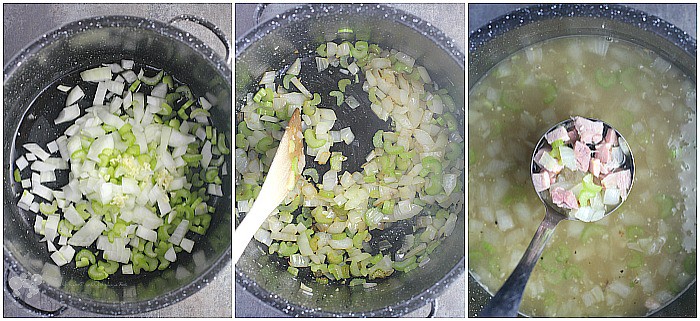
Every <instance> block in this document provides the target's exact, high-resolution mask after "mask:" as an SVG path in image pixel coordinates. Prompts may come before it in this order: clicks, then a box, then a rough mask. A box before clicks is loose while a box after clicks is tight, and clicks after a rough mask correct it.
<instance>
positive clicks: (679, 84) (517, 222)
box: [468, 36, 697, 316]
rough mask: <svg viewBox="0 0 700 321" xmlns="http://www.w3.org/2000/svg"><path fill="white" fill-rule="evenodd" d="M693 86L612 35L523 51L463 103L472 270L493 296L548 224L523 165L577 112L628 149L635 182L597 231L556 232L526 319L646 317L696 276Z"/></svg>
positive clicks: (586, 226) (573, 226)
mask: <svg viewBox="0 0 700 321" xmlns="http://www.w3.org/2000/svg"><path fill="white" fill-rule="evenodd" d="M694 81H695V80H694V79H690V78H688V77H687V76H686V75H684V74H683V73H682V72H681V71H680V70H679V69H677V68H676V67H675V66H673V65H672V64H671V63H670V62H668V61H666V60H664V59H663V58H661V57H659V56H658V55H657V54H655V53H654V52H651V51H649V50H645V49H643V48H640V47H638V46H636V45H633V44H631V43H627V42H624V41H621V40H617V39H611V38H609V37H598V36H575V37H564V38H557V39H552V40H548V41H546V42H542V43H539V44H535V45H532V46H530V47H527V48H525V49H523V50H521V51H519V52H516V53H515V54H513V55H511V56H510V57H508V58H506V59H505V60H504V61H502V62H500V63H499V64H498V65H496V66H495V67H494V68H493V69H492V70H491V71H490V72H489V73H488V74H487V75H486V76H485V77H484V78H483V79H481V80H480V81H479V83H477V84H476V85H475V86H474V87H473V88H472V89H471V92H470V95H469V114H468V121H469V165H468V166H469V175H468V176H469V178H468V180H469V182H468V184H469V203H468V204H469V221H468V227H469V248H468V249H469V271H470V273H471V274H472V275H473V276H474V277H475V278H476V279H477V280H478V281H479V282H480V283H481V284H482V285H483V286H484V287H485V288H486V289H488V290H489V292H491V293H495V292H496V291H497V290H498V289H499V288H500V287H501V285H502V284H503V282H505V279H506V278H507V277H508V276H509V275H510V273H511V272H512V271H513V269H514V268H515V266H516V265H517V263H518V261H519V260H520V258H521V256H522V254H523V253H524V251H525V249H526V247H527V245H528V244H529V242H530V239H531V238H532V236H533V235H534V233H535V230H536V229H537V226H538V224H539V223H540V221H541V219H542V218H543V216H544V206H543V205H542V203H541V202H540V200H539V198H538V197H537V194H536V193H535V190H534V188H533V185H532V181H531V178H530V158H531V156H532V153H533V150H534V148H535V144H536V143H537V141H538V139H539V138H540V136H541V135H542V134H544V131H545V130H547V129H548V128H550V127H551V126H552V125H554V124H556V123H557V122H559V121H562V120H564V119H566V118H569V117H572V116H577V115H580V116H584V117H591V118H596V119H600V120H603V121H605V122H607V123H608V124H610V125H611V126H613V127H615V128H616V129H617V130H618V131H619V132H620V133H621V134H622V135H624V136H625V138H626V139H627V141H628V143H629V145H630V148H631V149H632V152H633V154H634V158H635V166H636V171H635V181H634V185H633V187H632V188H631V190H630V193H629V195H628V198H627V199H626V201H625V203H624V204H623V205H622V206H621V207H620V208H619V209H617V211H615V212H614V213H613V214H612V215H609V216H607V217H605V218H603V219H602V220H600V221H597V222H591V223H583V222H578V221H565V222H562V223H561V224H560V225H559V226H558V228H557V229H556V231H555V233H554V235H553V236H552V239H551V240H550V242H549V244H548V245H547V247H546V248H545V249H544V252H543V254H542V256H541V258H540V261H539V262H538V264H537V266H536V267H535V269H534V271H533V273H532V276H531V278H530V281H529V282H528V284H527V287H526V288H525V294H524V297H523V302H522V305H521V307H520V311H521V312H522V313H524V314H526V315H530V316H609V315H626V316H641V315H647V314H649V313H651V312H653V311H655V310H658V309H659V308H661V307H663V306H665V305H666V304H667V303H669V302H670V301H672V300H673V299H674V298H675V297H676V296H678V295H679V294H680V293H682V292H683V291H684V290H685V289H686V288H687V287H688V286H689V285H690V284H691V283H692V282H694V281H695V279H696V267H695V265H696V234H695V231H696V150H697V146H696V144H697V143H696V112H695V108H696V107H695V106H696V92H695V82H694Z"/></svg>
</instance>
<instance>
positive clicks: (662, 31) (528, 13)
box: [468, 3, 697, 57]
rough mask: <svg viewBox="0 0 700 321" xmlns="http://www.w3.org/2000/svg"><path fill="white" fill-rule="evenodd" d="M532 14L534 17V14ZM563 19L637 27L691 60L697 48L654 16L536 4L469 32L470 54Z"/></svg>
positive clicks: (606, 7) (620, 8) (616, 7)
mask: <svg viewBox="0 0 700 321" xmlns="http://www.w3.org/2000/svg"><path fill="white" fill-rule="evenodd" d="M533 12H535V13H536V14H533ZM565 17H579V18H580V17H589V18H599V19H606V20H614V21H618V22H623V23H626V24H631V25H636V26H637V27H638V28H639V29H642V30H644V31H649V32H651V33H654V34H656V35H657V36H659V37H661V38H664V39H666V40H669V41H670V42H672V43H673V44H675V45H676V46H678V47H679V48H681V49H683V50H684V51H685V52H687V53H688V54H690V55H691V56H693V57H696V56H697V44H696V40H695V38H694V37H693V36H692V35H689V34H688V33H686V32H685V31H683V30H681V29H679V28H678V27H676V26H675V25H673V24H671V23H669V22H667V21H666V20H663V19H661V18H659V17H657V16H655V15H652V14H648V13H646V12H644V11H641V10H638V9H634V8H631V7H628V6H625V5H620V4H600V5H594V4H570V3H567V4H555V5H551V4H537V5H531V6H526V7H522V8H518V9H516V10H513V11H511V12H509V13H506V14H503V15H501V16H499V17H497V18H495V19H493V20H491V21H489V22H488V23H486V24H485V25H483V26H481V27H479V28H477V29H476V30H473V31H471V32H469V45H468V46H469V49H468V50H469V54H472V53H474V52H476V51H477V49H478V48H479V47H481V46H483V45H485V44H486V43H487V42H489V41H490V40H491V39H493V38H497V37H499V36H501V35H503V34H504V33H507V32H508V31H510V30H512V29H514V28H517V27H520V26H523V25H527V24H531V23H535V22H538V21H544V20H550V19H555V18H565Z"/></svg>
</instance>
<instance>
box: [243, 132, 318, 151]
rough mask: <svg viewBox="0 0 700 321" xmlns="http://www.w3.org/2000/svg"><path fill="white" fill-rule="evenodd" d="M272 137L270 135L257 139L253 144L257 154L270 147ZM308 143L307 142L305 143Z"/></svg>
mask: <svg viewBox="0 0 700 321" xmlns="http://www.w3.org/2000/svg"><path fill="white" fill-rule="evenodd" d="M272 143H273V140H272V137H270V136H265V137H263V138H262V139H260V140H259V141H258V143H257V144H256V145H255V151H257V152H258V153H259V154H265V152H267V151H268V150H270V148H272ZM307 144H308V143H307Z"/></svg>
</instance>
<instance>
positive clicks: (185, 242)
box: [180, 238, 194, 253]
mask: <svg viewBox="0 0 700 321" xmlns="http://www.w3.org/2000/svg"><path fill="white" fill-rule="evenodd" d="M180 247H181V248H182V249H183V250H185V252H187V253H192V248H193V247H194V241H192V240H190V239H188V238H182V241H180Z"/></svg>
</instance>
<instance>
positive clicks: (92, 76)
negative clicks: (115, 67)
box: [80, 67, 112, 82]
mask: <svg viewBox="0 0 700 321" xmlns="http://www.w3.org/2000/svg"><path fill="white" fill-rule="evenodd" d="M80 77H81V78H82V79H83V81H91V82H99V81H104V80H111V79H112V68H110V67H97V68H93V69H88V70H85V71H83V72H81V73H80Z"/></svg>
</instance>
